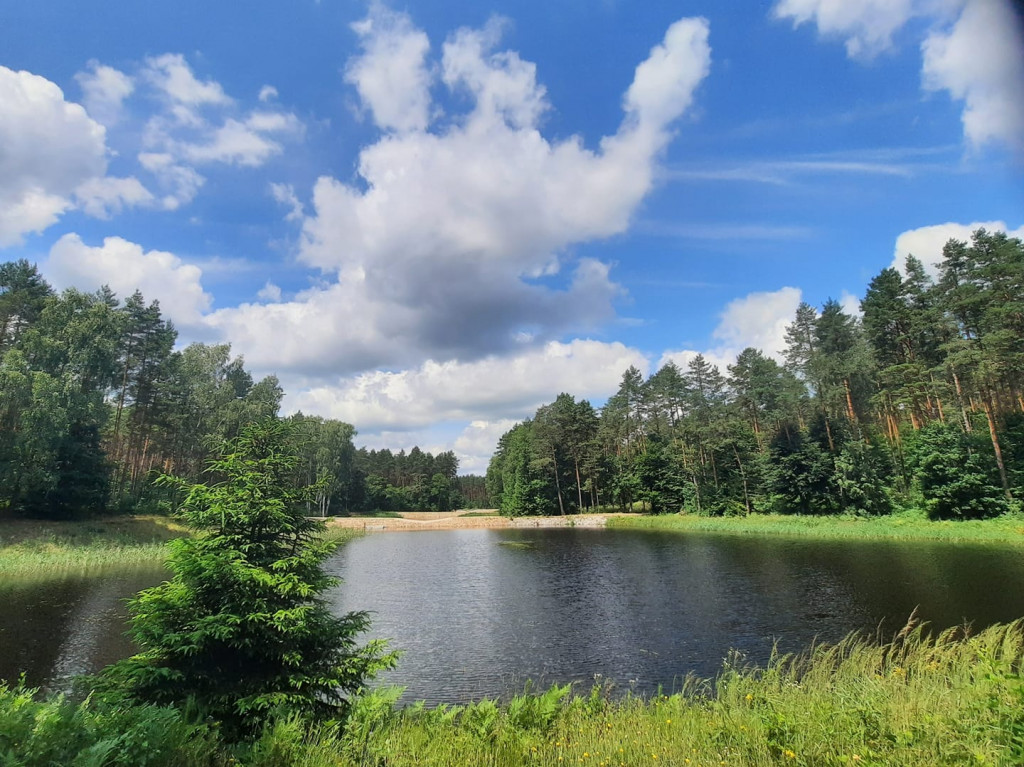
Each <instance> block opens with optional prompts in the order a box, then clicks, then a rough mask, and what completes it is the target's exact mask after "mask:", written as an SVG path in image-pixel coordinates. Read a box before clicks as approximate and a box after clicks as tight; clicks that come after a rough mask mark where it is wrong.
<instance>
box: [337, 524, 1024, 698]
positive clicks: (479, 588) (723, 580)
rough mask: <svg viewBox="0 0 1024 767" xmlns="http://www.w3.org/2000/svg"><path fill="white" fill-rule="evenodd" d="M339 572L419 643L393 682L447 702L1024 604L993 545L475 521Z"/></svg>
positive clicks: (377, 552) (400, 639) (674, 681)
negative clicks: (471, 526)
mask: <svg viewBox="0 0 1024 767" xmlns="http://www.w3.org/2000/svg"><path fill="white" fill-rule="evenodd" d="M507 542H512V543H515V544H517V545H514V546H507V545H501V544H502V543H507ZM331 567H332V569H333V570H334V571H335V573H336V574H338V575H341V576H343V577H344V578H345V579H346V584H345V586H344V587H343V588H342V589H341V590H340V591H339V592H337V594H336V595H335V601H336V605H337V608H338V609H339V610H351V609H370V610H374V611H375V615H374V634H375V635H376V636H382V637H390V638H391V639H392V640H393V644H394V645H395V646H396V647H400V648H403V649H405V650H406V651H407V652H406V655H405V657H404V658H403V660H402V663H401V665H400V668H399V669H398V670H397V671H395V672H393V673H391V674H389V675H388V677H387V679H386V681H388V682H392V683H395V684H401V685H405V686H407V687H408V691H407V693H406V699H407V700H414V699H420V698H425V699H427V700H429V701H431V702H440V701H448V702H454V701H459V700H466V699H467V698H472V697H481V696H484V695H503V694H509V693H511V692H515V691H516V690H518V689H521V687H522V685H523V684H524V682H525V680H527V679H532V680H534V681H535V682H539V683H540V684H542V685H546V684H550V683H554V682H566V681H577V682H583V683H585V684H587V683H590V682H591V681H592V680H593V679H594V677H595V675H599V674H600V675H602V677H603V678H605V679H611V680H613V681H614V682H615V683H616V684H617V685H619V687H620V689H629V688H632V689H635V690H637V691H639V692H652V691H654V690H655V689H657V688H658V687H659V686H660V687H662V688H663V689H666V690H673V689H678V688H679V686H680V684H681V682H682V680H683V679H684V678H685V676H686V675H687V674H688V673H696V674H698V675H702V676H709V675H714V674H715V673H716V672H717V671H718V670H719V668H720V667H721V663H722V660H723V659H724V658H725V657H726V655H727V654H728V653H729V651H730V649H737V650H740V651H741V652H743V653H744V654H745V655H746V657H747V658H748V660H750V661H751V662H755V663H764V662H765V661H767V659H768V657H769V656H770V654H771V651H772V648H773V646H775V645H776V644H777V646H778V647H779V649H780V650H781V651H783V652H789V651H795V650H799V649H801V648H803V647H806V646H807V645H808V644H809V643H810V642H812V641H814V640H815V639H818V640H824V641H836V640H838V639H840V638H842V637H843V636H844V635H846V634H847V633H848V632H850V631H852V630H862V631H868V632H875V631H879V630H880V631H881V633H882V635H883V636H891V635H892V634H893V633H895V631H897V630H898V629H899V628H900V627H901V626H902V625H903V623H904V621H905V620H906V618H907V617H908V616H909V615H910V614H911V612H912V611H913V610H914V609H915V607H916V608H918V615H919V616H920V617H921V618H922V619H924V620H927V621H930V622H931V623H932V624H933V625H935V626H937V627H947V626H952V625H957V624H960V623H962V622H963V621H964V620H965V619H967V620H972V621H974V622H975V623H976V624H977V625H985V624H988V623H992V622H996V621H1008V620H1013V619H1015V618H1017V617H1020V616H1021V615H1024V589H1021V588H1020V587H1021V586H1022V585H1024V558H1022V556H1021V553H1020V552H1019V551H1016V550H1012V549H995V548H992V547H970V546H949V545H943V544H932V543H926V544H920V543H917V544H906V543H881V542H855V543H851V542H822V541H804V540H792V539H767V540H766V539H751V538H742V537H734V536H714V535H689V534H687V535H679V534H664V533H654V532H627V531H601V530H573V529H565V530H536V529H534V530H459V531H444V532H413V533H389V534H386V535H375V536H370V537H367V538H364V539H361V540H358V541H356V542H354V543H353V544H351V545H350V546H348V547H347V548H346V549H345V550H344V551H343V552H341V553H340V554H339V555H338V556H337V557H336V558H335V559H334V560H333V561H332V562H331Z"/></svg>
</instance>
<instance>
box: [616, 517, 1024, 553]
mask: <svg viewBox="0 0 1024 767" xmlns="http://www.w3.org/2000/svg"><path fill="white" fill-rule="evenodd" d="M608 527H617V528H629V529H640V530H678V531H680V532H703V533H729V534H736V535H780V536H803V537H812V538H821V539H844V538H845V539H871V538H878V539H890V540H936V541H951V542H974V543H997V544H1011V545H1016V546H1024V517H1021V516H1018V515H1007V516H1003V517H998V518H996V519H986V520H964V521H955V522H954V521H948V520H946V521H932V520H929V519H927V518H926V517H924V516H922V515H913V514H898V515H893V516H889V517H871V518H864V517H842V516H822V517H805V516H790V515H782V514H751V515H749V516H746V517H699V516H695V515H684V514H666V515H663V516H644V517H612V518H610V519H609V520H608Z"/></svg>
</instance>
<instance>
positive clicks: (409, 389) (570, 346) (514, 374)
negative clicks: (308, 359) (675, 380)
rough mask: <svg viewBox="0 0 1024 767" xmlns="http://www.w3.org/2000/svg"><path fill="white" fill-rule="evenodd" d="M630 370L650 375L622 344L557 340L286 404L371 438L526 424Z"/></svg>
mask: <svg viewBox="0 0 1024 767" xmlns="http://www.w3.org/2000/svg"><path fill="white" fill-rule="evenodd" d="M246 359H247V360H248V357H247V358H246ZM630 365H635V366H636V367H637V368H639V369H640V370H642V371H646V370H647V368H648V361H647V358H646V357H645V356H644V355H643V354H642V353H641V352H639V351H637V350H636V349H632V348H630V347H627V346H625V345H623V344H621V343H618V342H615V343H604V342H601V341H594V340H582V339H577V340H574V341H571V342H569V343H559V342H557V341H552V342H551V343H548V344H545V345H544V346H542V347H539V348H534V349H529V350H526V351H523V352H521V353H519V354H513V355H507V356H492V357H486V358H484V359H480V360H476V361H475V362H458V361H454V360H452V361H448V362H434V361H433V360H427V361H426V362H424V363H423V364H422V365H419V366H417V367H415V368H411V369H408V370H403V371H398V372H386V371H372V372H367V373H361V374H359V375H356V376H351V377H348V378H343V379H341V380H339V381H337V382H335V383H332V384H329V385H319V386H313V387H310V388H307V389H304V390H302V391H298V392H295V393H292V394H289V395H288V398H287V401H286V403H285V405H286V407H287V408H288V409H290V410H301V411H302V412H304V413H313V414H317V415H323V416H328V417H331V418H339V419H341V420H343V421H348V422H349V423H357V424H359V427H360V429H364V430H366V431H369V432H374V431H380V430H383V429H389V428H390V429H395V428H405V429H410V428H417V427H424V426H428V425H430V424H434V423H438V422H442V421H471V420H481V419H488V418H489V419H491V420H493V419H495V418H496V417H499V416H503V417H506V418H512V419H522V418H528V417H530V416H532V415H533V412H534V411H535V410H536V409H537V408H538V407H539V406H540V405H542V404H544V403H546V402H550V401H551V400H553V399H554V398H555V397H556V396H557V395H558V394H559V393H560V392H563V391H571V392H573V394H574V395H575V396H577V397H585V398H602V399H603V398H605V397H608V396H610V395H611V394H614V393H615V390H616V389H617V388H618V385H619V380H620V378H621V377H622V372H623V371H624V370H625V369H626V368H628V367H629V366H630Z"/></svg>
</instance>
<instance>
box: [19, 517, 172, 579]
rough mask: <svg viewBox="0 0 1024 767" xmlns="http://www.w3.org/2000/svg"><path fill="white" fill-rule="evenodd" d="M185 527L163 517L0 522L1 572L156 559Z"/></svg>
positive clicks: (44, 572)
mask: <svg viewBox="0 0 1024 767" xmlns="http://www.w3.org/2000/svg"><path fill="white" fill-rule="evenodd" d="M184 534H185V529H184V528H183V527H181V526H180V525H178V524H176V523H175V522H173V521H172V520H170V519H167V518H165V517H155V516H154V517H125V518H112V519H104V520H90V521H82V522H42V521H29V520H14V521H5V522H3V523H2V524H0V576H19V577H51V576H55V575H59V574H62V573H65V572H86V573H87V572H93V571H98V570H103V569H108V568H112V567H135V566H140V565H148V564H159V563H161V562H163V561H164V559H165V558H166V556H167V550H166V546H165V545H164V544H166V542H167V541H169V540H170V539H172V538H176V537H179V536H181V535H184Z"/></svg>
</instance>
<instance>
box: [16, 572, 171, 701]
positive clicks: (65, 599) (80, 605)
mask: <svg viewBox="0 0 1024 767" xmlns="http://www.w3.org/2000/svg"><path fill="white" fill-rule="evenodd" d="M165 577H166V572H165V571H164V570H162V569H160V568H159V567H157V568H143V569H137V570H128V571H125V570H112V571H107V572H102V573H96V574H91V575H63V576H61V577H58V578H55V579H52V580H45V581H40V580H38V579H33V580H32V581H27V582H19V581H18V580H17V579H14V580H11V581H9V582H7V583H5V584H4V585H3V586H2V587H0V600H2V602H0V604H2V605H3V607H2V609H0V679H6V680H16V679H17V678H18V677H19V675H21V674H24V675H25V680H26V682H27V683H28V684H29V685H31V686H42V687H44V688H46V689H49V690H54V691H66V690H68V689H69V688H70V686H71V682H72V680H73V679H74V677H75V676H77V675H79V674H86V673H92V672H94V671H97V670H99V669H101V668H103V667H104V666H105V665H107V664H108V663H112V662H114V661H116V660H118V659H120V658H123V657H125V656H127V655H129V654H130V653H131V652H132V644H131V641H130V640H129V639H128V637H127V636H125V634H124V631H125V623H126V619H127V615H128V611H127V605H126V600H127V599H128V598H129V597H132V596H134V595H135V594H136V593H138V592H139V591H140V590H141V589H144V588H147V587H149V586H153V585H155V584H157V583H159V582H160V581H161V580H163V579H164V578H165Z"/></svg>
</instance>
